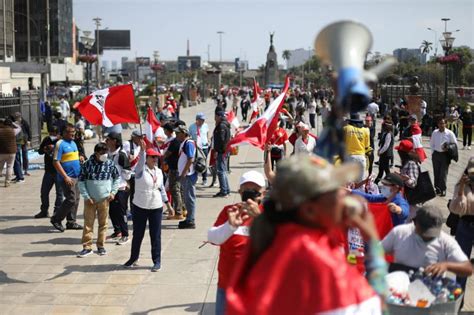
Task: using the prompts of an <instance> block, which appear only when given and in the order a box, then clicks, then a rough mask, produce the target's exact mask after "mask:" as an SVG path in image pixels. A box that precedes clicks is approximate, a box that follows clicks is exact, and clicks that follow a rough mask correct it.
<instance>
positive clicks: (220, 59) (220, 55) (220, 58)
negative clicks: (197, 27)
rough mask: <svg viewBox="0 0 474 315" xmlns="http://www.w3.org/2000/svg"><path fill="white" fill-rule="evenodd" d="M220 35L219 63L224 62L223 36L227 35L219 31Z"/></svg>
mask: <svg viewBox="0 0 474 315" xmlns="http://www.w3.org/2000/svg"><path fill="white" fill-rule="evenodd" d="M217 34H219V61H220V62H222V34H225V33H224V32H223V31H218V32H217Z"/></svg>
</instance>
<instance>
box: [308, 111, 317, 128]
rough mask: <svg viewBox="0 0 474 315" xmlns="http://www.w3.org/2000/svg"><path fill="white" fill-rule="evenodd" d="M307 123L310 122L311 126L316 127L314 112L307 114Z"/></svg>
mask: <svg viewBox="0 0 474 315" xmlns="http://www.w3.org/2000/svg"><path fill="white" fill-rule="evenodd" d="M309 123H310V124H311V128H313V129H314V128H316V114H309Z"/></svg>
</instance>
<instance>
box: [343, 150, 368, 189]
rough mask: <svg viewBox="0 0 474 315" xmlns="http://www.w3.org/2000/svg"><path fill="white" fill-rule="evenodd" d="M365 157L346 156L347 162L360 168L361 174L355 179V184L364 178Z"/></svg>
mask: <svg viewBox="0 0 474 315" xmlns="http://www.w3.org/2000/svg"><path fill="white" fill-rule="evenodd" d="M366 161H367V160H366V158H365V155H348V156H347V162H355V163H357V164H359V165H360V166H361V172H360V174H359V177H358V179H357V182H361V181H362V180H363V179H364V176H365V168H366V166H367V162H366Z"/></svg>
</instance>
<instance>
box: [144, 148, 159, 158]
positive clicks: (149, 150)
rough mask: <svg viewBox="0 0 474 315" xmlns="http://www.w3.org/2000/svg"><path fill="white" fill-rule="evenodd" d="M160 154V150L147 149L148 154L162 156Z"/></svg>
mask: <svg viewBox="0 0 474 315" xmlns="http://www.w3.org/2000/svg"><path fill="white" fill-rule="evenodd" d="M160 155H161V154H160V153H159V152H158V151H156V150H154V149H152V148H149V149H146V156H160Z"/></svg>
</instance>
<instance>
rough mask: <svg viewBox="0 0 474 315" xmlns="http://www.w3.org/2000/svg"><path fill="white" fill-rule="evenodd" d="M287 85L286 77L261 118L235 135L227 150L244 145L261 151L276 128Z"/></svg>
mask: <svg viewBox="0 0 474 315" xmlns="http://www.w3.org/2000/svg"><path fill="white" fill-rule="evenodd" d="M289 85H290V78H289V77H286V79H285V86H284V87H283V91H281V94H280V95H279V96H278V97H277V98H276V99H275V100H274V101H273V102H272V103H271V104H270V105H269V106H268V108H267V110H266V111H265V112H264V113H263V115H262V116H260V117H258V118H257V120H255V122H253V123H252V124H251V125H250V126H249V127H247V129H245V130H242V131H241V132H239V133H237V134H236V135H235V136H234V138H232V139H231V140H230V141H229V144H228V145H227V147H228V148H230V147H234V146H237V145H240V144H244V143H246V144H251V145H253V146H256V147H258V148H260V149H262V150H263V148H264V146H265V144H266V143H267V139H270V137H271V135H272V134H273V132H274V131H275V129H276V127H277V126H278V118H279V113H280V110H281V108H282V106H283V104H284V102H285V97H286V92H287V91H288V87H289Z"/></svg>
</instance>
